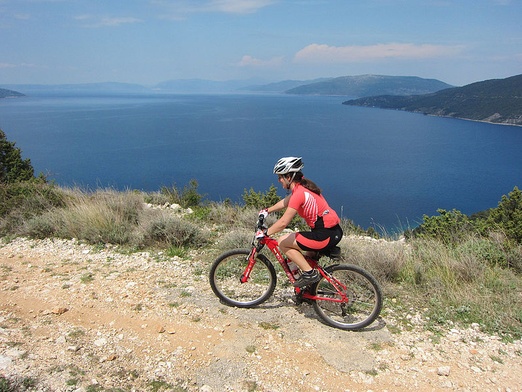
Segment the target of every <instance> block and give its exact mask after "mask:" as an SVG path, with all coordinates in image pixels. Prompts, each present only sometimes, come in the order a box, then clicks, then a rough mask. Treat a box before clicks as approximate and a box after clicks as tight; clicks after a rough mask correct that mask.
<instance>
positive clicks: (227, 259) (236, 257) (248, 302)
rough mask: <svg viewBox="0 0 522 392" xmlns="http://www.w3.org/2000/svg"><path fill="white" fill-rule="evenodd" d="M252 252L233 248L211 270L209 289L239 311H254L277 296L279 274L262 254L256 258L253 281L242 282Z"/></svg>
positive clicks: (216, 261) (220, 257)
mask: <svg viewBox="0 0 522 392" xmlns="http://www.w3.org/2000/svg"><path fill="white" fill-rule="evenodd" d="M250 251H251V250H250V249H233V250H230V251H228V252H226V253H223V254H222V255H221V256H219V257H218V258H217V259H216V260H215V261H214V262H213V263H212V267H211V268H210V274H209V281H210V287H212V291H213V292H214V294H216V296H217V297H218V298H219V299H220V300H221V302H223V303H225V304H227V305H230V306H236V307H239V308H251V307H254V306H257V305H259V304H261V303H263V302H265V301H266V300H267V299H268V298H270V296H271V295H272V294H273V293H274V289H275V287H276V271H275V269H274V266H273V265H272V263H271V262H270V261H269V260H268V259H267V257H266V256H264V255H262V254H257V255H256V263H255V265H254V268H253V269H252V271H251V273H250V279H249V280H248V282H246V283H241V281H240V279H241V276H242V275H243V273H244V272H245V269H246V267H247V265H248V256H249V255H250Z"/></svg>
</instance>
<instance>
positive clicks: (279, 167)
mask: <svg viewBox="0 0 522 392" xmlns="http://www.w3.org/2000/svg"><path fill="white" fill-rule="evenodd" d="M303 167H304V164H303V161H302V159H301V157H299V158H298V157H285V158H281V159H280V160H278V161H277V163H276V164H275V166H274V174H288V173H297V172H299V171H301V169H302V168H303Z"/></svg>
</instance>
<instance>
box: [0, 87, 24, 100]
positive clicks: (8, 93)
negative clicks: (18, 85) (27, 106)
mask: <svg viewBox="0 0 522 392" xmlns="http://www.w3.org/2000/svg"><path fill="white" fill-rule="evenodd" d="M23 96H24V94H22V93H19V92H18V91H13V90H7V89H5V88H0V98H12V97H23Z"/></svg>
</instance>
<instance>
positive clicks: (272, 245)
mask: <svg viewBox="0 0 522 392" xmlns="http://www.w3.org/2000/svg"><path fill="white" fill-rule="evenodd" d="M265 245H266V246H267V248H268V249H269V250H270V251H271V252H272V254H273V255H274V256H275V258H276V259H277V261H278V262H279V264H280V265H281V267H282V268H283V271H284V272H285V274H286V276H287V278H288V280H289V281H290V282H291V283H294V282H295V281H296V279H295V278H294V275H293V274H292V272H291V271H290V269H289V268H288V264H287V260H286V258H285V257H284V256H283V254H282V253H281V250H280V249H279V243H278V242H277V240H276V239H274V238H271V237H266V236H265V237H263V238H260V239H259V240H258V242H257V244H255V242H253V243H252V251H251V252H250V254H249V255H248V265H247V267H246V268H245V272H244V273H243V274H242V275H241V279H240V280H241V283H246V282H247V281H248V279H249V278H250V272H251V271H252V268H254V265H255V264H256V255H257V254H258V253H259V252H260V251H261V249H263V247H264V246H265ZM305 258H306V260H307V261H308V263H309V264H310V266H311V267H312V268H316V269H317V270H318V271H319V273H320V274H321V275H322V276H323V277H324V278H325V279H326V280H327V281H328V282H329V283H330V284H331V285H332V286H333V287H334V288H335V290H336V292H337V294H338V295H339V297H340V298H327V297H321V296H316V295H312V294H311V293H310V292H308V291H307V290H302V289H300V288H299V287H296V288H295V292H296V294H301V295H302V297H303V298H306V299H311V300H317V301H331V302H342V303H347V302H350V299H349V298H348V296H347V295H346V289H347V287H346V285H344V284H343V283H341V282H340V281H339V280H337V279H335V278H334V277H333V276H332V275H330V274H329V273H328V272H326V271H325V270H324V269H323V268H322V267H321V266H320V265H319V263H318V262H317V260H314V259H312V258H310V257H307V256H305Z"/></svg>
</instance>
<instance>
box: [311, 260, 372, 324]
mask: <svg viewBox="0 0 522 392" xmlns="http://www.w3.org/2000/svg"><path fill="white" fill-rule="evenodd" d="M325 271H326V272H327V273H329V274H330V275H331V277H332V279H333V280H334V281H336V282H338V283H339V285H337V288H336V287H334V285H333V284H332V283H330V282H328V281H327V280H326V279H325V278H324V277H323V279H321V280H320V281H319V282H317V283H316V284H315V285H314V286H312V288H311V291H312V294H314V295H315V296H317V297H319V298H318V299H316V300H315V301H314V303H313V306H314V309H315V311H316V313H317V314H318V315H319V317H320V318H321V319H322V320H323V321H324V322H325V323H326V324H328V325H330V326H332V327H335V328H340V329H345V330H358V329H362V328H364V327H367V326H368V325H370V324H371V323H373V322H374V321H375V319H376V318H377V317H378V316H379V314H380V312H381V309H382V291H381V287H380V286H379V283H378V282H377V280H376V279H375V278H374V277H373V276H372V275H371V274H370V273H369V272H367V271H366V270H364V269H362V268H361V267H358V266H355V265H348V264H338V265H332V266H329V267H327V268H325ZM340 286H344V287H345V289H343V290H342V291H343V292H344V294H345V295H346V297H347V301H345V302H336V301H332V300H341V296H340V294H339V292H338V289H341V287H340Z"/></svg>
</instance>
